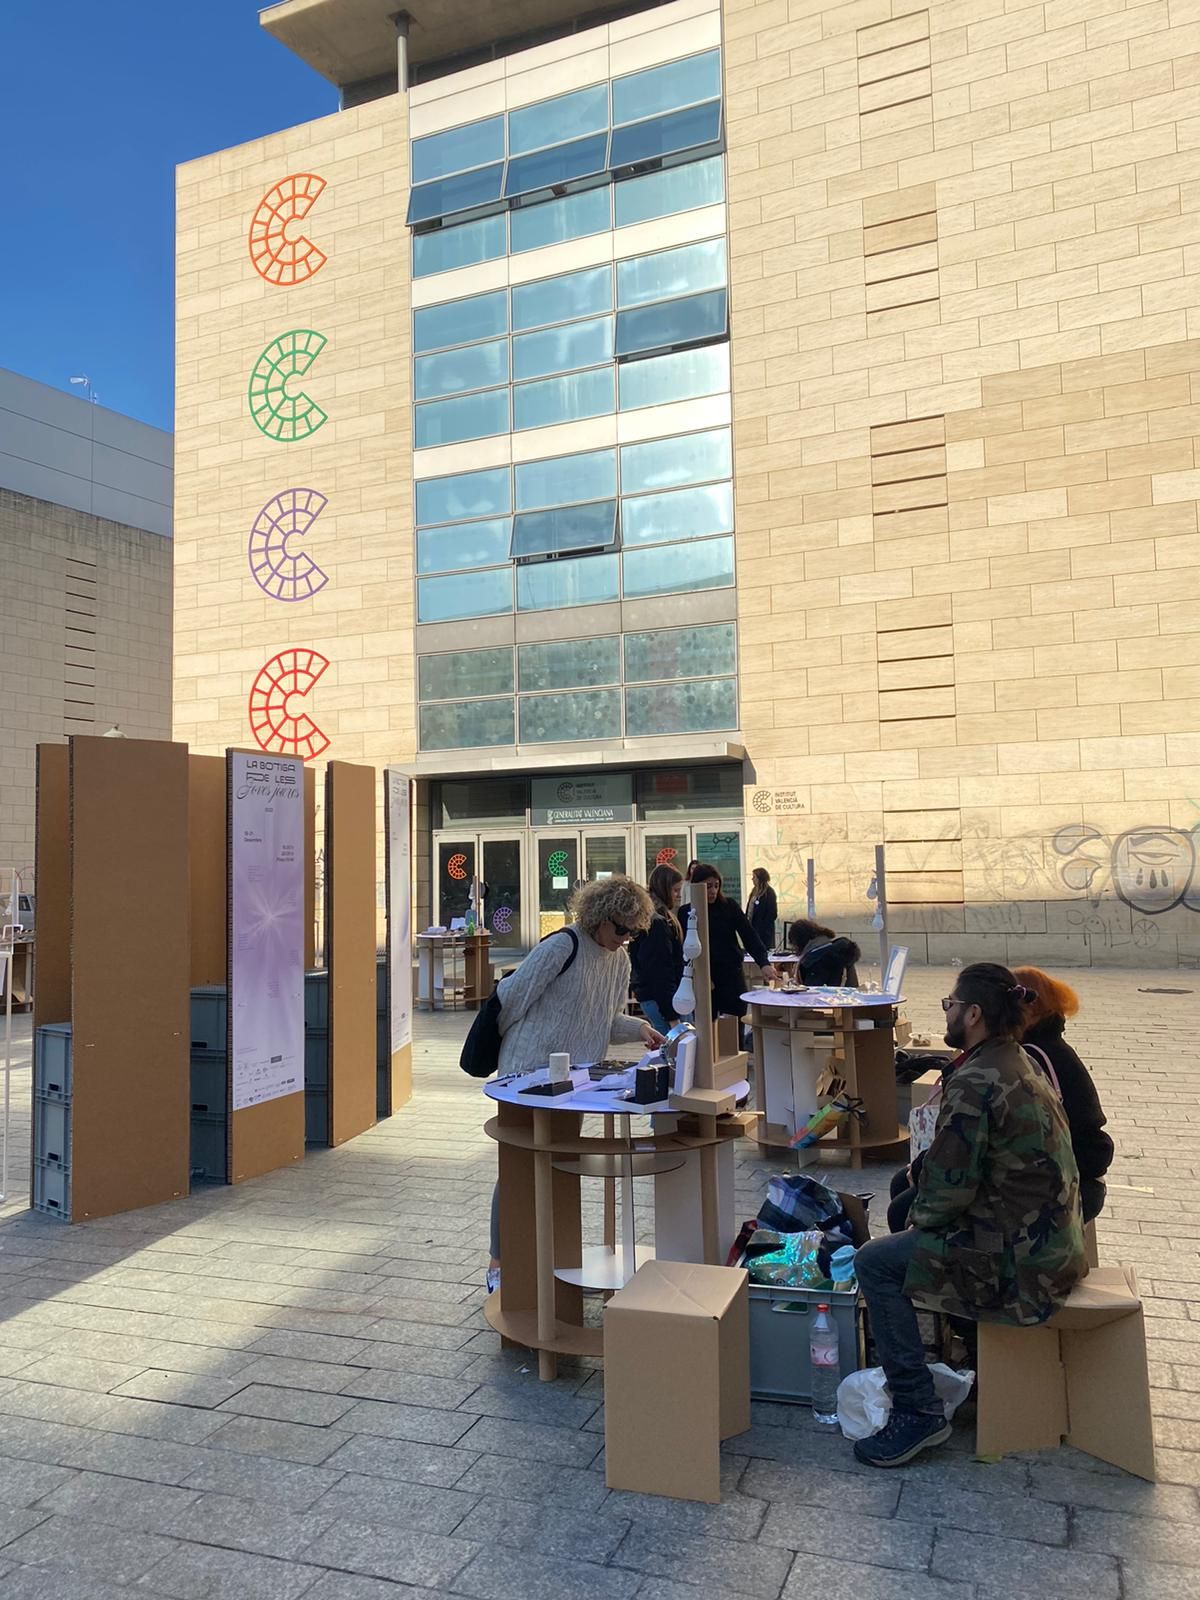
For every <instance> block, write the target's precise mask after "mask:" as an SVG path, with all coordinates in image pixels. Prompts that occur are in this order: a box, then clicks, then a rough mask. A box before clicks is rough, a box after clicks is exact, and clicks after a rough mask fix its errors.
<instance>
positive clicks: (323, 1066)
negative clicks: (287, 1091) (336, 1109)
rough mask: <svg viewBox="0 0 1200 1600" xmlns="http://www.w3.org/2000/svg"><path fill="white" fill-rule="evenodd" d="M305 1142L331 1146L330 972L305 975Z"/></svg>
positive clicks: (307, 973)
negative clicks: (329, 1144)
mask: <svg viewBox="0 0 1200 1600" xmlns="http://www.w3.org/2000/svg"><path fill="white" fill-rule="evenodd" d="M304 1142H305V1144H309V1145H324V1144H328V1143H329V973H328V972H327V971H319V972H306V973H305V974H304Z"/></svg>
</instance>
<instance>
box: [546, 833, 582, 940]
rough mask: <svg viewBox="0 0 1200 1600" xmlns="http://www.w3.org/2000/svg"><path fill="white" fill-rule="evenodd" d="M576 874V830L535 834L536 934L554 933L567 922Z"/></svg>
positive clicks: (577, 851)
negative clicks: (572, 831)
mask: <svg viewBox="0 0 1200 1600" xmlns="http://www.w3.org/2000/svg"><path fill="white" fill-rule="evenodd" d="M578 877H579V835H578V834H577V833H563V834H549V833H539V834H538V836H537V910H538V926H537V937H538V938H539V939H544V938H545V937H546V935H547V934H548V933H556V932H557V931H558V929H559V928H563V927H565V926H566V925H567V922H568V921H569V916H568V912H567V904H568V902H569V901H570V898H571V892H572V890H573V889H574V888H575V883H576V880H577V879H578Z"/></svg>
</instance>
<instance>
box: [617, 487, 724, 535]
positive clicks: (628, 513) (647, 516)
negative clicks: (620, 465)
mask: <svg viewBox="0 0 1200 1600" xmlns="http://www.w3.org/2000/svg"><path fill="white" fill-rule="evenodd" d="M621 531H622V535H623V542H624V543H625V544H626V545H631V544H664V543H665V542H666V541H667V540H668V539H703V538H705V537H706V536H707V535H708V534H710V533H732V532H733V485H732V484H731V483H710V484H706V485H705V486H704V487H703V488H702V489H674V490H672V492H671V493H670V494H644V495H639V496H638V498H637V499H636V500H626V501H624V502H623V503H622V506H621Z"/></svg>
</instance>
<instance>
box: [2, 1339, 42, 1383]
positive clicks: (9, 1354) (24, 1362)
mask: <svg viewBox="0 0 1200 1600" xmlns="http://www.w3.org/2000/svg"><path fill="white" fill-rule="evenodd" d="M44 1359H45V1358H44V1357H43V1356H41V1355H39V1354H38V1352H37V1351H36V1350H15V1349H12V1348H11V1347H10V1346H7V1345H0V1378H12V1377H15V1376H16V1375H17V1373H19V1372H24V1371H25V1370H26V1368H28V1367H34V1366H37V1365H38V1363H39V1362H40V1361H42V1360H44Z"/></svg>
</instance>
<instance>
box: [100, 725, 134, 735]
mask: <svg viewBox="0 0 1200 1600" xmlns="http://www.w3.org/2000/svg"><path fill="white" fill-rule="evenodd" d="M100 737H101V738H102V739H128V737H129V735H128V734H127V733H122V732H121V725H120V723H118V722H114V723H113V725H112V727H111V728H110V729H109V730H108V732H107V733H102V734H101V735H100Z"/></svg>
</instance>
